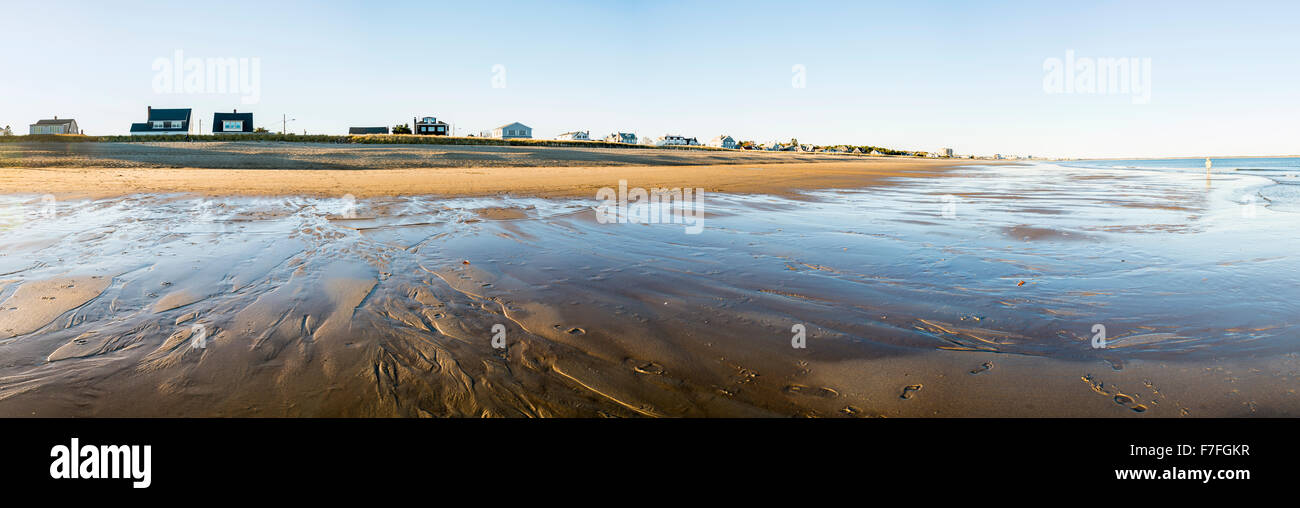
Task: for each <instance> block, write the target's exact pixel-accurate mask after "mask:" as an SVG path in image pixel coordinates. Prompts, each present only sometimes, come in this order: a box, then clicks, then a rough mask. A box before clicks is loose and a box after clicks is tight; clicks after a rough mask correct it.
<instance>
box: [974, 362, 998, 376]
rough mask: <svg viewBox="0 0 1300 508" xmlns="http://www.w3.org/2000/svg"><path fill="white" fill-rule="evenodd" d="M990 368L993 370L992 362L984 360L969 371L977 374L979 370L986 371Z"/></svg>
mask: <svg viewBox="0 0 1300 508" xmlns="http://www.w3.org/2000/svg"><path fill="white" fill-rule="evenodd" d="M990 370H993V362H984V363H982V364H980V366H979V367H975V370H972V371H970V373H971V374H979V373H981V372H988V371H990Z"/></svg>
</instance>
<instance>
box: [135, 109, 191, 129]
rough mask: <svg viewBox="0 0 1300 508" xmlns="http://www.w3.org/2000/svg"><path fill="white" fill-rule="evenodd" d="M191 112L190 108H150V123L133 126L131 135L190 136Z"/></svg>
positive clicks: (148, 116)
mask: <svg viewBox="0 0 1300 508" xmlns="http://www.w3.org/2000/svg"><path fill="white" fill-rule="evenodd" d="M190 112H191V111H190V109H189V108H185V109H153V106H149V110H148V115H147V118H148V121H146V122H144V123H133V124H131V135H132V136H150V135H159V134H165V135H173V134H175V135H188V134H189V133H190Z"/></svg>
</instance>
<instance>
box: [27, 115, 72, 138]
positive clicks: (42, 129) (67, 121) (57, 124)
mask: <svg viewBox="0 0 1300 508" xmlns="http://www.w3.org/2000/svg"><path fill="white" fill-rule="evenodd" d="M30 134H81V131H80V130H79V129H77V121H76V120H73V119H71V118H64V119H59V117H57V116H56V117H54V119H52V120H38V121H37V122H36V123H34V124H32V125H31V132H30Z"/></svg>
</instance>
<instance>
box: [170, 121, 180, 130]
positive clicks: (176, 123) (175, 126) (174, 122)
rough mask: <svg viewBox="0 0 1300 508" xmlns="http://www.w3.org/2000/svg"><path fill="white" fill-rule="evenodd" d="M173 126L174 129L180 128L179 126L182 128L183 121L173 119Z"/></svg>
mask: <svg viewBox="0 0 1300 508" xmlns="http://www.w3.org/2000/svg"><path fill="white" fill-rule="evenodd" d="M171 128H173V129H179V128H181V122H180V121H177V120H172V121H171Z"/></svg>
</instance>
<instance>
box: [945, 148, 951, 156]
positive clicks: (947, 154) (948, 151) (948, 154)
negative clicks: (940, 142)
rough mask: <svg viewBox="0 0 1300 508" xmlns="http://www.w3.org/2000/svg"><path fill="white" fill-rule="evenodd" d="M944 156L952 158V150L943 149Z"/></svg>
mask: <svg viewBox="0 0 1300 508" xmlns="http://www.w3.org/2000/svg"><path fill="white" fill-rule="evenodd" d="M943 156H944V157H952V149H951V148H944V149H943Z"/></svg>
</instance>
